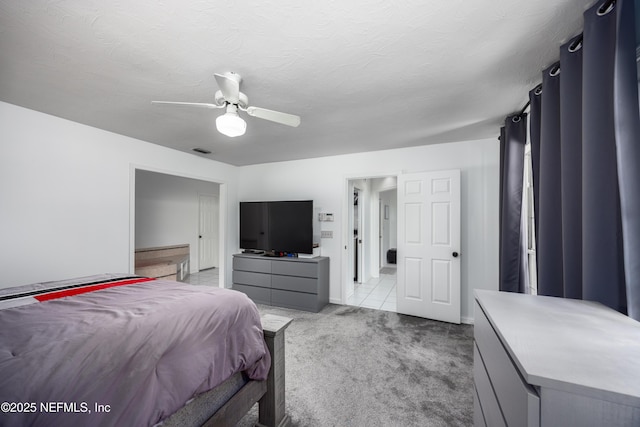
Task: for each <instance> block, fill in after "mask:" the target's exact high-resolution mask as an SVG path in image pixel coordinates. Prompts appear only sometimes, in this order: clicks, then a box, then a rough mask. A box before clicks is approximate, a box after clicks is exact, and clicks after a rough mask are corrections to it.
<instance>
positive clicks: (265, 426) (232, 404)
mask: <svg viewBox="0 0 640 427" xmlns="http://www.w3.org/2000/svg"><path fill="white" fill-rule="evenodd" d="M261 321H262V329H263V332H264V340H265V342H266V343H267V347H268V348H269V353H270V354H271V369H270V370H269V376H268V377H267V380H266V381H249V382H248V383H247V385H245V386H244V387H243V388H242V389H240V390H239V391H238V392H237V393H236V394H235V395H234V396H233V397H232V398H231V399H230V400H229V401H228V402H227V403H225V404H224V405H223V406H222V407H221V408H220V409H218V411H217V412H216V413H215V414H214V415H213V416H212V417H211V418H209V420H207V422H206V423H204V424H203V427H233V426H235V425H236V423H237V422H238V421H240V419H242V417H243V416H244V415H245V414H246V413H247V412H248V411H249V410H250V409H251V407H253V405H254V404H255V403H256V402H258V404H259V417H258V424H256V427H287V426H289V425H290V423H291V418H290V417H289V416H288V415H287V414H286V412H285V388H284V387H285V377H284V369H285V357H284V331H285V329H287V327H288V326H289V324H290V323H291V321H292V319H290V318H288V317H282V316H276V315H272V314H265V315H264V316H262V318H261Z"/></svg>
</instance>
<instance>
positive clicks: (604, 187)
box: [582, 0, 626, 313]
mask: <svg viewBox="0 0 640 427" xmlns="http://www.w3.org/2000/svg"><path fill="white" fill-rule="evenodd" d="M616 12H617V8H616V4H615V2H612V1H610V0H609V1H604V2H599V3H598V4H596V5H595V6H593V7H591V8H590V9H589V10H587V11H586V12H585V14H584V33H583V47H582V50H583V57H582V59H583V71H582V78H583V91H582V102H583V106H582V123H583V127H582V177H583V179H582V278H583V280H582V296H583V298H584V299H587V300H592V301H599V302H601V303H603V304H605V305H608V306H609V307H611V308H614V309H616V310H619V311H621V312H624V313H626V295H625V281H624V264H623V257H622V239H621V238H620V236H621V235H622V223H621V219H620V197H619V191H618V168H617V164H616V163H617V161H616V142H615V129H614V125H613V117H614V113H613V105H614V102H613V101H614V96H613V76H614V66H615V44H616V33H617V31H616V30H617V28H616V27H617V23H616V14H617V13H616Z"/></svg>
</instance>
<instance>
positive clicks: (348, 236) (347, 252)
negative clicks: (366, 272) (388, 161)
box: [332, 172, 402, 304]
mask: <svg viewBox="0 0 640 427" xmlns="http://www.w3.org/2000/svg"><path fill="white" fill-rule="evenodd" d="M401 173H402V172H380V173H359V174H348V175H344V177H343V193H342V194H343V197H342V232H341V236H342V237H341V245H340V247H341V250H342V256H341V257H340V259H341V262H342V269H341V271H342V277H341V278H340V300H339V301H332V302H335V303H337V304H347V298H348V295H347V291H348V289H349V283H351V284H353V261H352V260H353V216H352V215H351V209H352V208H353V187H354V185H353V184H351V181H354V180H359V179H373V178H396V179H397V178H398V175H400V174H401ZM365 228H367V232H369V229H370V228H371V227H367V226H365ZM368 244H370V242H369V243H368ZM363 251H364V249H363Z"/></svg>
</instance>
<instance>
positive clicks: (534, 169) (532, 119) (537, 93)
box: [529, 84, 542, 248]
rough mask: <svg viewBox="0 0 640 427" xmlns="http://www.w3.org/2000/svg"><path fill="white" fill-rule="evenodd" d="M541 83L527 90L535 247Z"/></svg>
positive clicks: (537, 211)
mask: <svg viewBox="0 0 640 427" xmlns="http://www.w3.org/2000/svg"><path fill="white" fill-rule="evenodd" d="M541 110H542V85H541V84H540V85H538V86H537V87H536V88H535V89H533V90H531V92H529V139H530V142H531V175H532V177H531V178H532V181H533V211H534V214H533V220H534V224H535V225H534V229H535V230H536V233H535V240H536V248H537V247H538V232H537V230H538V229H539V228H540V223H539V221H540V212H539V206H540V119H541V116H542V111H541Z"/></svg>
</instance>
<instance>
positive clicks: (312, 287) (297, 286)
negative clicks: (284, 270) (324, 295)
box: [271, 274, 318, 294]
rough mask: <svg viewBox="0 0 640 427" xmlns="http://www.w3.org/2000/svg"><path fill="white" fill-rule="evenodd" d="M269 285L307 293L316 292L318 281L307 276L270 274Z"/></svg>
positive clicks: (274, 287)
mask: <svg viewBox="0 0 640 427" xmlns="http://www.w3.org/2000/svg"><path fill="white" fill-rule="evenodd" d="M271 287H272V288H273V289H282V290H285V291H295V292H305V293H307V294H317V293H318V281H317V280H316V279H310V278H307V277H294V276H279V275H277V274H274V275H272V276H271Z"/></svg>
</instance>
